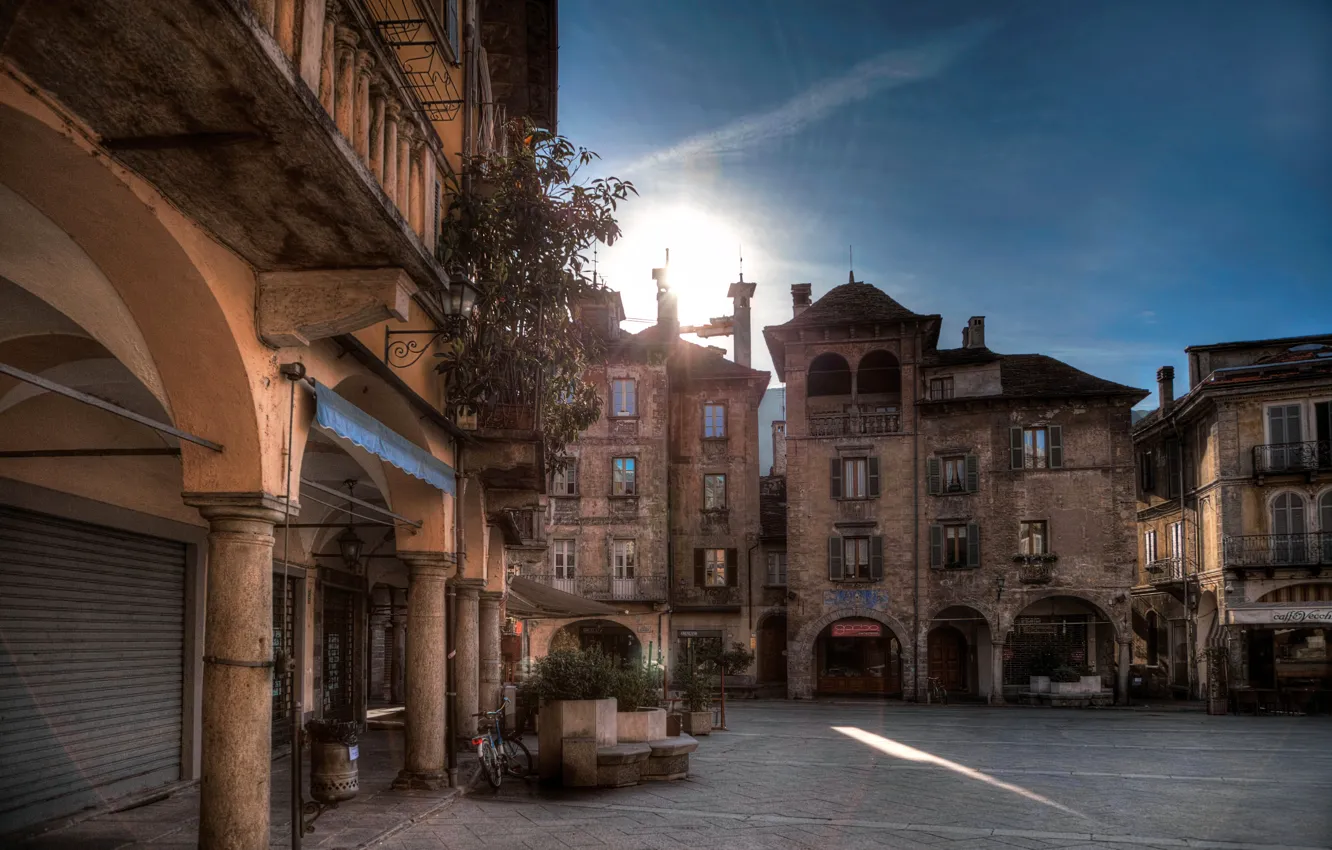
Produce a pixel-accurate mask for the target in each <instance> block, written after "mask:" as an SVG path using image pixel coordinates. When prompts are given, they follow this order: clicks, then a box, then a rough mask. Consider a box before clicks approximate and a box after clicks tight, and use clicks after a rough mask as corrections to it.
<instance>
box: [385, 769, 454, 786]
mask: <svg viewBox="0 0 1332 850" xmlns="http://www.w3.org/2000/svg"><path fill="white" fill-rule="evenodd" d="M392 787H393V790H394V791H443V790H445V789H447V788H448V787H449V776H448V774H447V773H445V772H444V771H442V770H439V771H435V770H430V771H413V770H402V771H399V773H398V777H397V779H394V780H393V786H392Z"/></svg>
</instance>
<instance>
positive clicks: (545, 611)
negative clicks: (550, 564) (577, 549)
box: [504, 576, 620, 619]
mask: <svg viewBox="0 0 1332 850" xmlns="http://www.w3.org/2000/svg"><path fill="white" fill-rule="evenodd" d="M504 610H505V612H506V613H508V615H509V616H510V617H518V618H520V619H537V618H544V619H560V618H563V617H604V616H607V615H609V614H618V613H620V612H619V611H617V610H616V609H614V608H612V607H611V606H609V605H605V604H603V603H601V602H597V601H596V600H595V599H584V598H583V597H581V596H575V595H574V594H572V593H565V592H564V591H563V590H556V589H555V588H553V587H550V586H549V585H544V584H540V583H538V582H535V581H532V580H531V579H527V578H522V577H521V576H511V577H510V578H509V598H508V601H507V602H505V605H504Z"/></svg>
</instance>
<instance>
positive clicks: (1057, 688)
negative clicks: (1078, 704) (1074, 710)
mask: <svg viewBox="0 0 1332 850" xmlns="http://www.w3.org/2000/svg"><path fill="white" fill-rule="evenodd" d="M1050 693H1052V694H1054V695H1055V696H1065V697H1071V696H1077V695H1079V694H1082V693H1085V691H1083V690H1082V681H1081V680H1079V681H1076V682H1051V683H1050Z"/></svg>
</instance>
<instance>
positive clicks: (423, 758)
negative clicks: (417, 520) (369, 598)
mask: <svg viewBox="0 0 1332 850" xmlns="http://www.w3.org/2000/svg"><path fill="white" fill-rule="evenodd" d="M398 558H400V559H401V560H403V561H405V562H406V563H407V566H408V568H409V569H410V571H411V572H410V578H409V582H410V583H409V586H408V590H407V623H408V630H407V669H406V671H405V675H406V679H407V682H406V686H407V700H406V703H407V712H406V715H407V748H406V750H407V751H406V753H405V755H404V757H403V766H402V772H401V773H399V774H398V778H397V779H396V780H394V782H393V787H395V788H417V789H424V790H436V789H440V788H444V787H447V785H448V776H447V774H446V773H445V770H444V768H445V765H444V760H445V755H446V753H445V749H444V742H445V740H446V738H445V737H444V735H445V718H444V714H445V710H444V686H445V682H444V669H445V667H444V665H445V657H444V655H445V653H444V629H445V626H446V623H445V622H444V586H445V582H446V581H447V580H448V577H449V572H450V571H451V569H452V563H451V559H450V558H449V556H448V555H446V554H444V553H443V552H402V551H399V552H398Z"/></svg>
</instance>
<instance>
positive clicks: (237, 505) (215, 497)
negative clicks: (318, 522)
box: [180, 493, 301, 525]
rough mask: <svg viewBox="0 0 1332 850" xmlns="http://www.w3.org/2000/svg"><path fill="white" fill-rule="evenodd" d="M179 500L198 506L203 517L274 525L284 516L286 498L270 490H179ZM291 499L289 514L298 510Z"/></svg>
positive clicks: (295, 514) (191, 505) (294, 514)
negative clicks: (198, 491) (193, 491)
mask: <svg viewBox="0 0 1332 850" xmlns="http://www.w3.org/2000/svg"><path fill="white" fill-rule="evenodd" d="M180 496H181V500H182V501H184V502H185V504H187V505H189V506H190V507H192V508H197V509H198V510H199V513H200V515H202V516H203V518H204V519H209V520H211V519H249V520H256V521H259V522H267V523H270V524H274V525H276V524H277V523H278V522H280V521H281V520H282V518H283V516H285V515H286V514H285V509H286V500H285V499H283V498H282V497H281V496H274V495H272V494H270V493H181V494H180ZM300 510H301V509H300V504H299V503H298V502H292V503H291V515H292V516H297V515H298V514H299V513H300Z"/></svg>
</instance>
